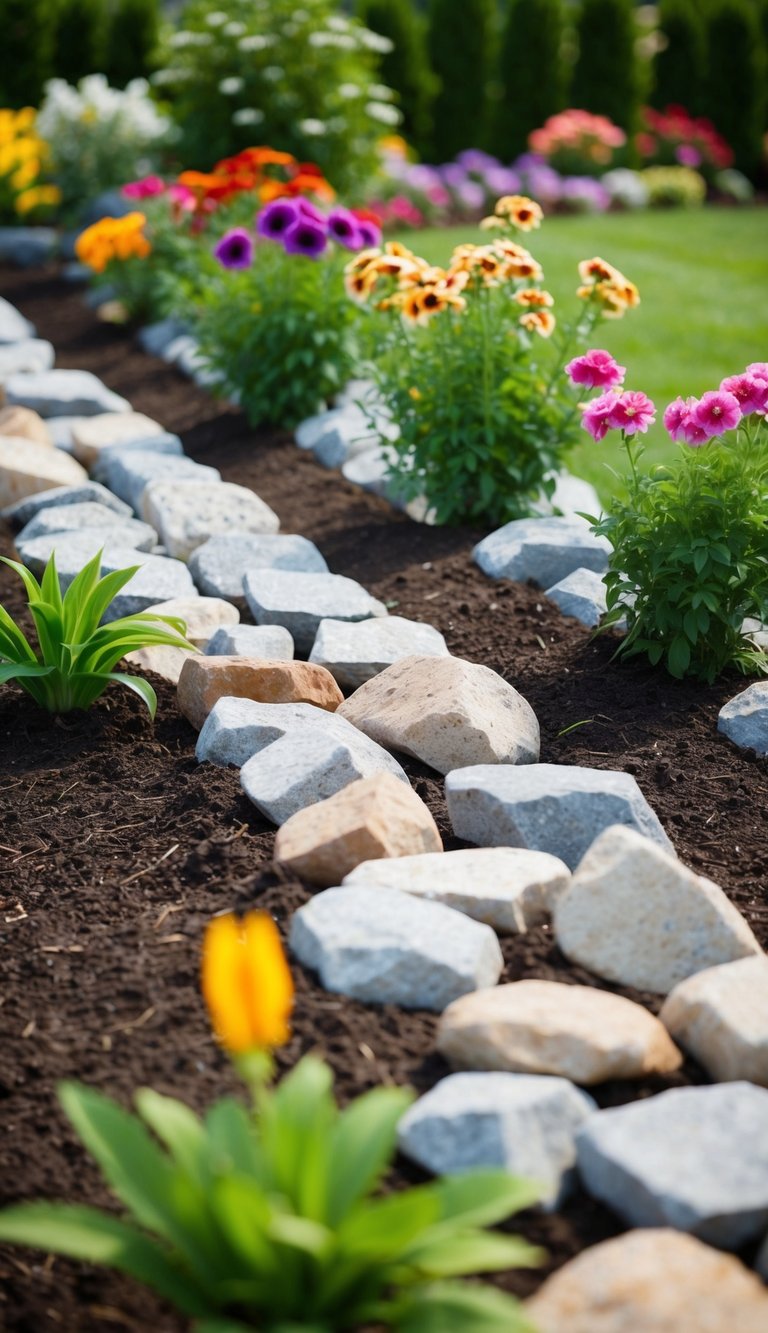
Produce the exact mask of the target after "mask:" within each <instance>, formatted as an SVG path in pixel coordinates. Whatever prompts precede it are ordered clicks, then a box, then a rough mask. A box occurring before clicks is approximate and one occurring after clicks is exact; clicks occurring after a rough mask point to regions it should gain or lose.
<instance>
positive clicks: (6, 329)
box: [0, 296, 36, 345]
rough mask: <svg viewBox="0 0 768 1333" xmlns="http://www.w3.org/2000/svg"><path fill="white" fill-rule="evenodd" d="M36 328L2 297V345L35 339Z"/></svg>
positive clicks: (0, 306) (0, 297)
mask: <svg viewBox="0 0 768 1333" xmlns="http://www.w3.org/2000/svg"><path fill="white" fill-rule="evenodd" d="M35 332H36V330H35V326H34V324H31V323H30V322H29V320H28V319H25V318H24V316H23V315H22V313H21V311H20V310H17V309H16V307H15V305H11V303H10V301H6V299H5V297H4V296H0V345H4V344H5V343H18V342H24V341H25V339H27V338H34V337H35Z"/></svg>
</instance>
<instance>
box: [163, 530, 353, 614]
mask: <svg viewBox="0 0 768 1333" xmlns="http://www.w3.org/2000/svg"><path fill="white" fill-rule="evenodd" d="M189 568H190V571H191V573H192V577H193V579H194V580H195V583H196V584H197V586H198V588H199V589H200V591H201V592H202V593H206V594H207V595H208V596H209V597H225V598H226V599H227V601H228V602H234V604H235V606H238V607H239V608H240V610H241V611H243V610H245V607H246V599H245V592H244V590H243V578H244V576H245V575H246V574H247V573H248V571H249V570H265V569H288V570H293V571H294V572H298V573H304V574H325V573H327V572H328V566H327V565H326V563H325V560H324V559H323V557H322V555H321V554H320V552H319V551H318V549H317V547H316V546H315V544H314V542H310V541H307V538H306V537H299V536H294V535H293V534H284V533H279V534H277V533H276V534H261V535H257V534H254V533H231V534H222V535H218V536H215V537H211V538H210V540H209V541H207V542H204V543H203V544H202V545H201V546H198V547H197V550H196V551H195V552H194V554H193V555H192V556H191V557H190V561H189Z"/></svg>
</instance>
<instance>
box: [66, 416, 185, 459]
mask: <svg viewBox="0 0 768 1333" xmlns="http://www.w3.org/2000/svg"><path fill="white" fill-rule="evenodd" d="M165 434H166V432H165V430H164V429H163V427H162V426H161V425H159V423H158V422H157V421H153V420H152V418H151V417H146V416H144V414H143V413H142V412H99V413H98V415H97V416H93V417H83V418H82V419H81V420H80V421H78V422H77V424H76V425H75V426H73V427H72V443H73V451H74V455H75V458H76V459H77V461H78V463H82V465H83V467H87V468H88V469H89V470H90V469H91V468H92V467H93V464H94V463H95V462H96V460H97V458H98V457H99V455H100V454H101V452H102V450H103V449H107V448H109V446H110V445H114V444H124V443H125V442H126V441H130V442H135V441H137V440H138V441H147V442H148V441H149V440H151V439H152V437H153V436H156V435H165ZM146 447H147V448H148V449H151V448H152V446H151V444H149V443H147V445H146Z"/></svg>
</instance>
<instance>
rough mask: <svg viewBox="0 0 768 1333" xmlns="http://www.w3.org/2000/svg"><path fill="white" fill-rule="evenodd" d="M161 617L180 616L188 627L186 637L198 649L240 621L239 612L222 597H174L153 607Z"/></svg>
mask: <svg viewBox="0 0 768 1333" xmlns="http://www.w3.org/2000/svg"><path fill="white" fill-rule="evenodd" d="M149 609H150V611H156V612H157V614H158V615H159V616H179V617H180V618H181V619H182V620H183V621H184V623H185V625H186V627H187V632H186V637H187V638H188V639H189V641H190V643H193V644H194V645H195V647H196V648H205V647H206V645H207V644H208V641H209V640H210V638H211V636H212V635H213V634H216V633H217V632H218V630H219V629H220V628H223V629H224V630H225V631H226V630H227V628H228V627H232V628H234V627H235V626H236V625H237V622H238V619H239V614H240V613H239V612H238V611H237V610H236V608H235V607H234V606H230V604H229V602H225V601H223V600H222V599H221V598H220V597H198V595H197V593H193V594H192V596H191V597H174V598H173V599H172V601H166V602H158V604H157V606H151V607H150V608H149Z"/></svg>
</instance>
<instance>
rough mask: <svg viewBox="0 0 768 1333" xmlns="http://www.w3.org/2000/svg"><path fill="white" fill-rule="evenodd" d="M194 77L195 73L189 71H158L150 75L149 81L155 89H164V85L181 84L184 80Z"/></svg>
mask: <svg viewBox="0 0 768 1333" xmlns="http://www.w3.org/2000/svg"><path fill="white" fill-rule="evenodd" d="M196 77H197V75H196V74H195V71H194V70H191V69H158V70H155V73H154V74H151V75H150V79H151V81H152V83H153V84H154V86H155V87H156V88H164V87H165V86H166V85H173V84H174V83H182V82H183V80H184V79H192V78H196Z"/></svg>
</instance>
